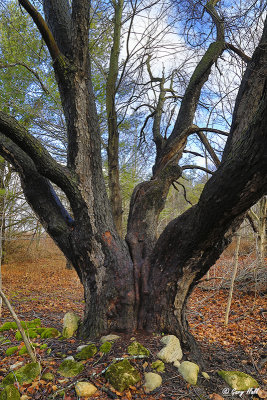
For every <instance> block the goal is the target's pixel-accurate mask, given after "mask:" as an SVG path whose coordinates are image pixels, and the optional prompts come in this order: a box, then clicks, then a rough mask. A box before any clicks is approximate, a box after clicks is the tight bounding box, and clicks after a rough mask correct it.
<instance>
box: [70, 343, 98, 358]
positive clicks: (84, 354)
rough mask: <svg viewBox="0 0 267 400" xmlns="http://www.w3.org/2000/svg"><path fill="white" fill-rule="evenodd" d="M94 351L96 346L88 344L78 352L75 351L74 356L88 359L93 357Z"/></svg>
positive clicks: (95, 351)
mask: <svg viewBox="0 0 267 400" xmlns="http://www.w3.org/2000/svg"><path fill="white" fill-rule="evenodd" d="M96 353H97V347H96V346H95V345H94V344H89V345H88V346H86V347H84V348H83V349H82V350H81V351H79V353H77V354H76V355H75V356H74V357H75V358H76V360H88V359H89V358H92V357H94V355H95V354H96Z"/></svg>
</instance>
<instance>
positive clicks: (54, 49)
mask: <svg viewBox="0 0 267 400" xmlns="http://www.w3.org/2000/svg"><path fill="white" fill-rule="evenodd" d="M19 3H20V4H21V5H22V7H23V8H25V10H26V11H27V13H28V14H29V15H30V16H31V17H32V19H33V21H34V23H35V25H36V26H37V28H38V29H39V32H40V33H41V35H42V38H43V39H44V41H45V43H46V45H47V47H48V50H49V53H50V55H51V57H52V59H53V60H56V59H57V58H58V56H60V54H61V53H60V50H59V48H58V45H57V43H56V41H55V39H54V36H53V35H52V32H51V31H50V29H49V28H48V26H47V23H46V22H45V20H44V19H43V17H42V16H41V14H40V13H39V12H38V11H37V10H36V9H35V8H34V7H33V6H32V4H31V3H30V2H29V1H28V0H19Z"/></svg>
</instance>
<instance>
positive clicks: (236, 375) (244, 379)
mask: <svg viewBox="0 0 267 400" xmlns="http://www.w3.org/2000/svg"><path fill="white" fill-rule="evenodd" d="M218 375H219V376H220V377H221V378H222V379H223V380H224V381H225V382H226V383H228V385H229V386H230V387H231V388H232V389H235V390H240V391H245V390H248V389H251V388H258V387H259V384H258V382H257V381H256V379H254V378H252V376H250V375H247V374H245V373H244V372H240V371H218Z"/></svg>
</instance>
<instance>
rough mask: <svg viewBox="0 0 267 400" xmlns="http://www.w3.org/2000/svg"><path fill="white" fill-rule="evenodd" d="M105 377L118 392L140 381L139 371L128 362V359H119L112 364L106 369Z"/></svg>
mask: <svg viewBox="0 0 267 400" xmlns="http://www.w3.org/2000/svg"><path fill="white" fill-rule="evenodd" d="M105 377H106V379H107V380H108V381H109V383H110V384H111V385H112V386H113V387H114V388H115V389H116V390H118V391H119V392H122V391H123V390H125V389H127V388H128V387H129V386H131V385H135V384H136V383H137V382H139V381H140V379H141V378H140V375H139V372H138V371H137V370H136V369H135V368H134V367H133V366H132V365H131V364H130V362H129V361H128V360H123V361H119V362H117V363H115V364H112V365H111V366H110V367H109V368H108V369H107V371H106V374H105Z"/></svg>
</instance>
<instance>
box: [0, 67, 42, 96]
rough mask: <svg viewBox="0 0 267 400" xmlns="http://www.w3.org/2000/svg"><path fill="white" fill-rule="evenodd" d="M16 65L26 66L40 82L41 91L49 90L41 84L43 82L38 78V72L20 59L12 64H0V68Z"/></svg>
mask: <svg viewBox="0 0 267 400" xmlns="http://www.w3.org/2000/svg"><path fill="white" fill-rule="evenodd" d="M17 66H21V67H24V68H26V69H27V70H28V71H29V72H31V73H32V74H33V75H34V76H35V78H36V79H37V80H38V82H39V83H40V85H41V87H42V89H43V91H44V92H45V93H46V94H49V91H48V89H47V88H46V86H45V85H44V84H43V82H42V80H41V78H40V76H39V74H38V72H36V71H34V69H32V68H31V67H29V66H28V65H27V64H25V63H23V62H20V61H16V62H15V63H12V64H0V69H5V68H12V67H17Z"/></svg>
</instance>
